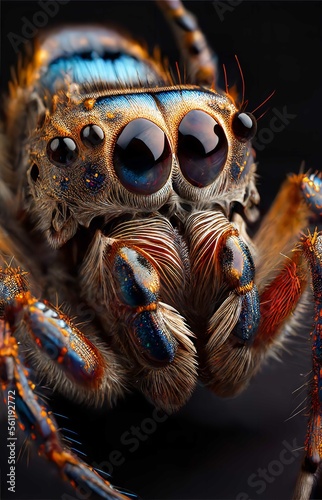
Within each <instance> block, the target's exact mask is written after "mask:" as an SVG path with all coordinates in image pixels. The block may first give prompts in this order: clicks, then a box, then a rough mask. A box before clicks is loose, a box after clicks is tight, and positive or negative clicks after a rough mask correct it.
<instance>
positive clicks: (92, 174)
mask: <svg viewBox="0 0 322 500" xmlns="http://www.w3.org/2000/svg"><path fill="white" fill-rule="evenodd" d="M105 178H106V175H105V174H102V173H100V171H99V170H98V168H97V167H96V166H95V165H89V166H87V167H86V169H85V173H84V175H83V179H84V183H85V186H86V187H87V189H89V190H90V191H92V192H93V193H94V194H95V193H98V191H99V190H100V189H102V187H103V185H104V181H105Z"/></svg>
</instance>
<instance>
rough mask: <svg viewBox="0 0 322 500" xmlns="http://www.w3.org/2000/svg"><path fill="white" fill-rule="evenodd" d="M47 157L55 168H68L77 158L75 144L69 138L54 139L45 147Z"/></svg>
mask: <svg viewBox="0 0 322 500" xmlns="http://www.w3.org/2000/svg"><path fill="white" fill-rule="evenodd" d="M47 156H48V158H49V160H50V162H51V163H53V164H54V165H56V167H68V166H69V165H70V164H71V163H73V162H74V161H75V160H76V158H77V156H78V150H77V146H76V143H75V141H74V140H73V139H71V138H70V137H55V138H54V139H52V140H51V141H49V143H48V145H47Z"/></svg>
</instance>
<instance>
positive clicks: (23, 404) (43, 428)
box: [15, 365, 52, 443]
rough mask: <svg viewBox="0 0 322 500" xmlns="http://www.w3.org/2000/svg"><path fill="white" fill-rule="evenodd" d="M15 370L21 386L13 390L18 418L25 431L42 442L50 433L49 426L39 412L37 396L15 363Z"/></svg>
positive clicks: (40, 408)
mask: <svg viewBox="0 0 322 500" xmlns="http://www.w3.org/2000/svg"><path fill="white" fill-rule="evenodd" d="M15 370H16V374H15V377H16V379H17V381H19V382H20V384H21V388H20V389H19V390H17V389H16V391H15V393H16V400H15V404H16V411H17V414H18V416H19V420H20V421H21V423H22V424H23V425H24V426H25V429H26V432H27V433H28V434H29V435H30V434H32V433H33V434H34V435H35V436H36V439H37V440H38V442H40V443H42V442H44V441H45V440H46V439H47V438H48V437H49V436H50V435H51V434H52V430H51V427H50V425H48V422H47V419H46V418H44V417H43V416H42V414H41V412H42V407H41V406H40V405H39V403H38V397H37V396H36V395H35V394H34V393H33V392H32V390H31V388H30V386H29V384H28V381H27V379H26V377H25V374H24V372H23V369H22V368H21V367H20V366H19V365H16V366H15Z"/></svg>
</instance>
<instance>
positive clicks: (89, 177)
mask: <svg viewBox="0 0 322 500" xmlns="http://www.w3.org/2000/svg"><path fill="white" fill-rule="evenodd" d="M32 105H35V106H36V107H37V103H35V102H33V104H32ZM89 105H90V104H89ZM84 133H85V132H84ZM37 144H38V139H37ZM182 163H183V162H182ZM30 167H31V168H30V176H31V178H33V177H37V168H36V167H33V166H32V165H30ZM96 174H97V172H96V171H95V172H94V171H92V170H89V171H88V172H85V174H84V177H85V179H84V182H87V181H88V183H89V184H91V183H92V184H95V182H97V181H95V179H97V177H95V175H96ZM98 175H99V174H98ZM121 175H122V174H121ZM186 175H189V173H187V172H186ZM33 180H35V179H33ZM37 180H38V179H37ZM99 180H100V178H99ZM63 181H65V182H67V181H66V179H64V180H63ZM123 181H124V179H123ZM98 182H99V181H98ZM193 182H196V179H194V180H193ZM36 183H37V182H36ZM96 185H97V184H96ZM95 189H96V188H95ZM122 201H123V200H122ZM167 208H168V207H167ZM185 210H186V208H185ZM167 215H169V214H167ZM176 216H177V213H175V214H174V215H173V213H172V212H171V217H172V219H171V218H170V215H169V218H170V220H171V224H172V225H173V226H174V227H175V228H176V229H178V230H179V225H180V223H181V222H180V221H175V220H174V219H175V217H176ZM146 217H147V218H148V216H147V215H146ZM173 217H174V218H173ZM236 217H238V214H237V215H236ZM96 222H99V221H96ZM105 222H106V221H104V223H105ZM116 222H117V221H116ZM120 222H122V224H123V222H124V221H122V220H121V221H120ZM125 222H126V221H125ZM24 224H26V225H27V223H26V222H25V221H24ZM3 225H4V228H5V231H6V236H7V234H8V233H9V237H10V248H11V245H12V246H13V250H14V251H12V252H9V254H8V257H10V255H11V254H12V253H13V254H14V255H15V257H16V260H17V261H18V263H19V264H20V265H21V266H23V269H26V270H27V271H28V272H29V274H28V276H29V281H30V282H31V283H32V286H33V287H34V289H35V290H36V291H35V296H37V297H40V296H41V297H44V298H49V299H50V300H51V301H52V302H54V301H55V300H56V297H54V295H55V294H56V293H59V301H61V300H65V301H66V302H68V303H69V305H70V307H72V304H70V302H72V301H71V300H67V299H66V297H65V296H64V293H63V290H62V287H58V286H57V285H56V283H55V280H56V279H58V278H57V277H56V276H55V277H54V283H55V286H54V287H53V291H52V292H51V291H50V290H46V286H48V285H45V286H44V288H43V287H42V285H41V279H37V278H38V277H37V276H36V279H35V277H34V276H33V274H37V271H36V270H34V269H33V266H32V262H31V263H29V262H28V255H31V254H32V251H31V252H30V249H28V252H26V253H25V255H24V256H23V257H22V256H21V257H20V258H19V257H18V256H19V251H18V250H17V249H16V248H15V247H14V245H15V239H14V238H15V236H14V235H11V234H10V231H8V226H9V224H8V222H7V221H4V222H3ZM125 225H126V224H123V225H122V227H124V226H125ZM10 229H11V228H10ZM22 229H23V228H22ZM28 229H29V228H28ZM91 229H92V228H91ZM94 229H95V227H94ZM17 232H18V230H17ZM23 234H24V233H23V230H22V232H20V233H19V236H20V237H22V236H23ZM81 236H82V237H83V236H84V234H82V235H81ZM23 239H24V243H25V244H26V243H27V242H28V237H27V236H26V238H24V237H23ZM85 243H86V242H85ZM19 245H20V242H19ZM63 247H64V245H63ZM65 250H66V251H68V250H69V249H68V248H66V247H65ZM7 253H8V252H7ZM143 257H144V256H143ZM7 260H8V259H7ZM143 261H144V259H143ZM67 262H68V260H67ZM38 264H39V262H38V263H37V265H38ZM59 269H60V270H61V271H63V266H61V267H60V266H59ZM56 270H57V269H56ZM45 272H46V271H45ZM25 288H27V285H26V286H25ZM30 288H31V287H30ZM37 288H40V289H41V291H40V292H38V290H37ZM48 288H49V287H48ZM28 289H29V286H28ZM65 295H66V294H65ZM68 299H70V298H69V297H68ZM218 300H219V301H220V299H218ZM7 311H8V308H7ZM16 313H17V311H16V310H15V314H16ZM73 313H74V314H75V310H74V311H73V309H72V313H70V314H71V315H73ZM7 314H9V313H8V312H7ZM77 316H78V317H79V316H81V315H79V314H77ZM8 317H9V316H8ZM78 320H79V321H81V320H82V318H81V317H80V318H79V319H78ZM190 323H193V320H190ZM86 329H88V325H87V326H86V327H85V330H84V331H85V333H87V331H86ZM89 334H90V333H89ZM170 350H171V349H170ZM226 383H227V385H228V388H229V384H228V382H227V381H225V384H226ZM148 397H149V394H148Z"/></svg>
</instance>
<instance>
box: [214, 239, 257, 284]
mask: <svg viewBox="0 0 322 500" xmlns="http://www.w3.org/2000/svg"><path fill="white" fill-rule="evenodd" d="M221 265H222V268H223V270H224V272H225V274H226V276H227V278H228V279H229V280H231V282H232V285H233V286H234V287H236V288H237V287H245V286H247V285H250V284H251V283H252V281H254V277H255V265H254V261H253V257H252V255H251V253H250V251H249V248H248V246H247V245H246V243H244V241H243V240H242V239H241V238H239V237H237V236H230V237H229V238H227V241H226V245H225V246H224V247H223V250H222V254H221Z"/></svg>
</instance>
